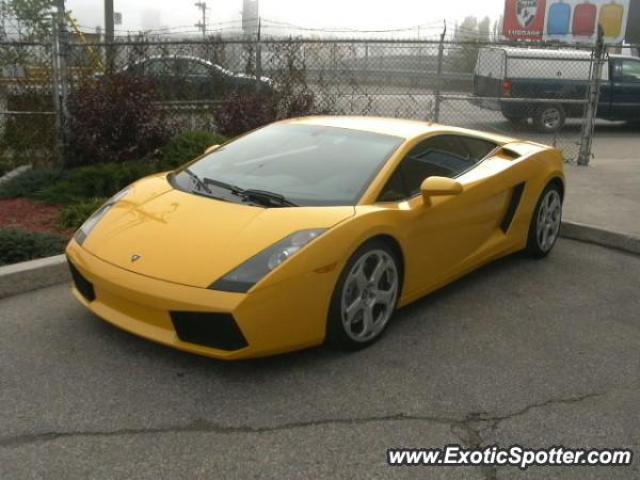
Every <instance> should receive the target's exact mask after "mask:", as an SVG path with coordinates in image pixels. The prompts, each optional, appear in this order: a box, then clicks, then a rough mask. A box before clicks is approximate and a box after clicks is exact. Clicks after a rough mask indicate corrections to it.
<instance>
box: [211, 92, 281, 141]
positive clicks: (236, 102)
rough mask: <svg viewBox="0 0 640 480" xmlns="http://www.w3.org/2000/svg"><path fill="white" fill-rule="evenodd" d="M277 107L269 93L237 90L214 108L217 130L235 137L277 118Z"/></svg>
mask: <svg viewBox="0 0 640 480" xmlns="http://www.w3.org/2000/svg"><path fill="white" fill-rule="evenodd" d="M277 113H278V108H277V104H276V102H275V99H274V97H273V95H272V94H271V93H257V92H238V93H235V94H233V95H232V96H231V97H230V98H229V99H228V100H226V101H224V102H222V103H221V104H220V105H218V106H217V107H216V108H215V110H214V115H215V119H216V120H215V122H216V126H217V130H218V131H219V132H220V133H221V134H222V135H226V136H227V137H235V136H238V135H241V134H243V133H245V132H248V131H250V130H253V129H256V128H258V127H262V126H263V125H267V124H269V123H271V122H273V121H275V120H276V119H277V118H278V115H277Z"/></svg>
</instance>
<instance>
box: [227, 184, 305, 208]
mask: <svg viewBox="0 0 640 480" xmlns="http://www.w3.org/2000/svg"><path fill="white" fill-rule="evenodd" d="M234 193H235V194H236V195H239V196H241V197H242V198H243V199H245V200H249V201H253V202H257V203H261V204H262V205H265V206H267V207H269V206H277V207H297V206H298V205H297V204H295V203H293V202H292V201H290V200H287V198H286V197H285V196H284V195H281V194H279V193H274V192H269V191H267V190H256V189H252V188H249V189H247V190H240V191H236V192H234Z"/></svg>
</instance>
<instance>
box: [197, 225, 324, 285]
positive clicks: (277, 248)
mask: <svg viewBox="0 0 640 480" xmlns="http://www.w3.org/2000/svg"><path fill="white" fill-rule="evenodd" d="M325 231H326V228H316V229H313V230H301V231H299V232H296V233H294V234H293V235H290V236H288V237H287V238H285V239H284V240H281V241H279V242H278V243H276V244H275V245H272V246H271V247H269V248H267V249H266V250H264V251H262V252H261V253H259V254H258V255H256V256H255V257H253V258H251V259H249V260H247V261H246V262H245V263H243V264H242V265H240V266H239V267H238V268H236V269H235V270H233V271H232V272H230V273H228V274H227V275H225V276H224V277H223V278H221V279H220V280H218V281H216V282H214V283H213V285H211V286H210V287H209V288H211V289H212V290H220V291H223V292H236V293H246V292H247V291H249V289H250V288H251V287H253V286H254V285H255V284H256V283H258V282H259V281H260V280H262V279H263V278H264V277H265V276H266V275H267V274H268V273H269V272H271V271H272V270H274V269H276V268H278V267H279V266H280V265H282V264H283V263H284V262H286V261H287V260H289V259H290V258H291V257H292V256H294V255H295V254H296V253H298V252H299V251H300V250H301V249H302V248H303V247H304V246H305V245H307V244H308V243H309V242H311V241H313V240H315V239H316V238H318V237H319V236H320V235H322V234H323V233H324V232H325Z"/></svg>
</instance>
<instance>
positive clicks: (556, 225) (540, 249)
mask: <svg viewBox="0 0 640 480" xmlns="http://www.w3.org/2000/svg"><path fill="white" fill-rule="evenodd" d="M561 222H562V194H561V191H560V187H559V186H558V185H557V184H555V183H551V184H549V185H548V186H547V188H545V189H544V192H542V196H541V197H540V200H539V201H538V205H537V206H536V210H535V212H534V214H533V218H532V219H531V225H530V226H529V238H528V241H527V251H528V252H529V254H531V255H532V256H533V257H536V258H542V257H546V256H547V255H548V254H549V253H550V252H551V250H552V249H553V247H554V245H555V244H556V240H558V235H559V233H560V223H561Z"/></svg>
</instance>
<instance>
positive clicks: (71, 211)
mask: <svg viewBox="0 0 640 480" xmlns="http://www.w3.org/2000/svg"><path fill="white" fill-rule="evenodd" d="M106 200H107V199H106V198H93V199H91V200H84V201H82V202H79V203H74V204H72V205H68V206H66V207H65V208H64V210H63V211H62V212H61V213H60V226H61V227H62V228H70V229H74V230H76V229H78V228H80V226H81V225H82V224H83V223H84V221H85V220H86V219H87V218H89V217H90V216H91V214H92V213H93V212H95V211H96V210H98V208H100V207H101V206H102V205H103V204H104V202H106Z"/></svg>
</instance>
